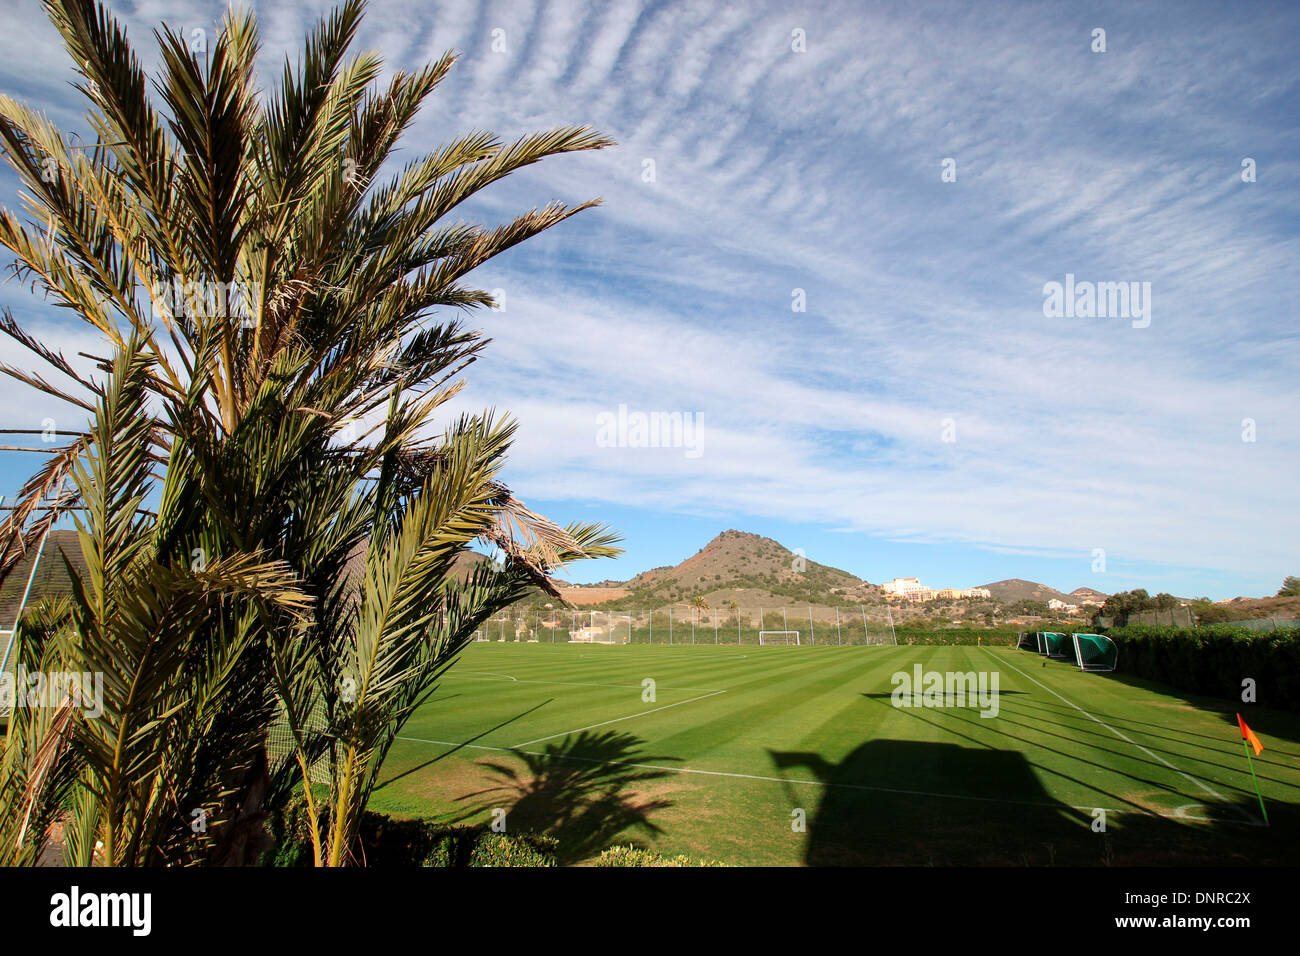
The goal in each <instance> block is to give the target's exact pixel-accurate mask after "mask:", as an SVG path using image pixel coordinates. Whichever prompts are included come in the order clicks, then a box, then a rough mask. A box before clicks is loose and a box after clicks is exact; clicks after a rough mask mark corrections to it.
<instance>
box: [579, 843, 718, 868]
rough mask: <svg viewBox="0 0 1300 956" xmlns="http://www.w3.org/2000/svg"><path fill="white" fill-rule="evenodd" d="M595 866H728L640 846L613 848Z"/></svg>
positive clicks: (602, 855) (597, 858) (603, 854)
mask: <svg viewBox="0 0 1300 956" xmlns="http://www.w3.org/2000/svg"><path fill="white" fill-rule="evenodd" d="M592 865H593V866H683V867H684V866H726V864H725V863H719V862H717V861H716V860H700V859H693V858H692V857H689V856H685V855H681V854H679V855H677V856H664V855H663V854H660V853H655V852H654V851H653V850H645V849H642V848H641V847H638V846H612V847H610V848H609V849H608V850H605V851H604V852H603V853H601V854H600V856H598V857H596V860H595V862H594V863H593V864H592Z"/></svg>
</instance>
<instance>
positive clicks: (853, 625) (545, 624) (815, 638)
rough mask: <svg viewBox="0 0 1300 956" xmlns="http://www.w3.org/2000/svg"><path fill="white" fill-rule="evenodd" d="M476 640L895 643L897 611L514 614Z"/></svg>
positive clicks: (500, 617) (497, 619)
mask: <svg viewBox="0 0 1300 956" xmlns="http://www.w3.org/2000/svg"><path fill="white" fill-rule="evenodd" d="M475 637H476V639H477V640H479V641H486V642H505V643H512V642H513V643H543V644H545V643H552V644H562V643H585V644H671V645H676V644H753V645H758V644H769V643H771V644H798V645H810V646H815V645H832V644H837V645H846V644H850V645H864V646H866V645H877V644H896V643H898V640H897V636H896V634H895V622H894V619H893V613H892V611H891V610H890V609H889V608H888V607H887V606H884V607H881V606H872V607H865V606H857V605H855V606H844V607H820V606H816V605H814V606H811V607H809V606H803V607H752V608H680V607H673V608H656V609H653V610H649V609H646V610H623V611H591V610H581V609H571V608H555V609H553V608H527V609H511V610H507V611H503V612H501V613H500V614H496V615H494V616H493V617H492V618H490V619H489V620H487V621H485V622H484V624H483V626H482V627H481V628H480V629H479V630H478V632H477V634H476V635H475Z"/></svg>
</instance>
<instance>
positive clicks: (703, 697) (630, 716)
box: [506, 690, 726, 750]
mask: <svg viewBox="0 0 1300 956" xmlns="http://www.w3.org/2000/svg"><path fill="white" fill-rule="evenodd" d="M725 693H726V691H725V690H715V691H714V692H713V693H712V694H701V695H700V696H699V697H692V698H691V699H690V700H679V701H678V702H677V703H675V704H664V705H663V706H662V707H654V708H651V709H650V710H643V711H641V712H640V713H636V714H628V715H627V716H626V717H615V718H614V719H613V720H602V721H601V722H600V723H598V724H589V725H588V726H586V727H579V728H578V729H577V730H565V731H563V732H561V733H558V734H551V735H550V736H549V737H538V738H537V739H536V740H525V741H524V742H523V743H521V744H515V745H514V746H513V747H508V748H506V749H508V750H518V749H519V748H520V747H527V746H529V745H530V744H540V743H541V742H542V741H543V740H554V739H555V738H556V737H567V736H569V734H580V733H582V732H583V731H584V730H595V729H596V728H597V727H604V726H606V725H607V724H617V723H618V722H619V721H621V720H631V719H633V718H634V717H644V716H646V715H647V714H653V713H657V712H658V711H661V710H668V708H670V707H680V706H682V704H693V703H695V701H697V700H707V699H708V698H710V697H717V696H718V695H719V694H725Z"/></svg>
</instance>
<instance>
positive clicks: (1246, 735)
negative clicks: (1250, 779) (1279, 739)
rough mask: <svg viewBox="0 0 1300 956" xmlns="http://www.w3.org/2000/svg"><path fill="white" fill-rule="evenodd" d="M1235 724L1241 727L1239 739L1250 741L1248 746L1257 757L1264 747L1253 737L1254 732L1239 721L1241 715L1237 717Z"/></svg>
mask: <svg viewBox="0 0 1300 956" xmlns="http://www.w3.org/2000/svg"><path fill="white" fill-rule="evenodd" d="M1237 723H1238V725H1240V727H1241V739H1242V740H1249V741H1250V745H1251V746H1252V747H1254V748H1255V756H1256V757H1258V756H1259V755H1260V753H1261V752H1262V751H1263V749H1264V745H1263V744H1261V743H1260V742H1259V738H1258V737H1256V736H1255V731H1253V730H1251V729H1250V728H1249V727H1247V726H1246V722H1245V721H1244V720H1242V719H1241V714H1238V715H1237Z"/></svg>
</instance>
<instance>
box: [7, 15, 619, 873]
mask: <svg viewBox="0 0 1300 956" xmlns="http://www.w3.org/2000/svg"><path fill="white" fill-rule="evenodd" d="M46 7H47V11H48V13H49V15H50V17H51V19H52V20H53V22H54V25H55V26H56V27H57V29H58V31H59V33H60V34H61V36H62V38H63V41H64V43H65V45H66V47H67V49H68V52H69V53H70V55H71V56H72V58H73V61H74V62H75V63H77V64H79V65H80V66H79V70H80V73H81V76H82V78H83V83H82V85H81V87H80V88H81V91H82V93H83V94H84V95H85V97H86V99H87V101H88V105H89V118H90V122H91V124H92V127H93V130H94V135H95V139H94V142H93V143H92V144H89V145H80V144H78V143H76V142H73V141H72V140H70V139H69V137H67V136H65V135H64V134H63V133H61V132H60V131H59V130H57V129H56V128H55V127H54V126H53V125H52V124H51V123H50V122H49V121H48V120H47V119H46V118H45V117H44V116H43V115H42V114H40V113H38V112H35V111H33V110H31V109H29V108H27V107H25V106H23V105H21V104H19V103H17V102H15V101H14V100H12V99H10V98H8V97H4V96H0V150H2V151H3V154H4V158H5V160H6V161H7V162H8V163H9V164H10V165H11V166H12V167H13V168H14V170H15V171H16V172H17V174H18V177H19V179H20V180H21V182H22V184H23V186H24V187H25V195H24V200H25V202H26V205H27V208H28V213H29V216H30V220H29V221H27V222H23V221H20V219H19V218H18V216H16V215H15V214H14V213H13V212H11V211H9V210H8V209H3V210H0V244H3V245H4V246H5V247H6V248H7V249H9V250H10V251H11V252H12V253H13V254H14V256H15V259H16V262H15V264H14V271H15V273H16V274H17V275H18V276H19V277H21V278H22V279H24V280H28V281H30V282H31V283H33V284H34V286H35V287H36V288H37V289H39V290H41V291H43V292H44V293H45V294H46V295H47V296H48V297H50V298H51V299H52V300H53V301H54V302H55V303H56V304H58V305H61V306H64V307H66V308H67V309H69V311H70V312H71V313H72V314H74V315H76V316H78V317H79V318H81V319H82V320H84V321H85V322H86V323H87V324H88V325H89V326H90V327H91V330H92V331H93V333H94V334H95V336H96V337H97V339H98V340H99V341H100V343H101V345H100V347H99V353H100V354H99V355H98V356H97V361H98V367H99V375H97V376H87V375H82V374H79V373H78V372H77V371H76V369H74V368H73V366H72V365H71V364H70V363H69V362H68V361H67V360H66V359H65V358H64V357H63V356H62V355H61V354H59V353H58V352H57V351H55V350H54V349H52V348H50V347H48V346H46V345H45V344H43V343H42V342H40V341H38V340H37V339H36V338H35V337H34V336H32V335H31V334H29V333H28V332H27V331H26V330H24V329H23V328H21V327H20V326H19V324H18V323H17V322H16V321H15V320H14V318H13V316H12V315H9V314H8V313H6V314H5V316H4V317H3V320H2V321H0V332H3V333H4V334H7V335H8V336H10V337H11V338H12V339H14V340H15V341H17V342H18V343H20V344H21V345H23V346H24V347H26V348H27V349H29V350H30V351H31V352H32V353H33V355H34V357H35V358H36V360H37V361H38V362H39V363H42V364H43V365H45V366H46V367H48V368H49V369H51V370H52V372H53V373H55V376H57V377H56V378H54V379H51V378H48V377H47V376H46V375H43V374H41V373H39V372H34V371H27V370H25V369H21V368H13V367H4V368H3V371H5V372H7V373H8V374H10V375H12V376H14V377H16V378H17V379H19V380H20V381H23V382H25V383H27V384H28V385H29V386H31V387H32V388H33V389H37V390H39V391H41V392H43V393H45V394H47V395H51V396H54V397H55V398H58V399H60V400H63V401H65V402H68V403H69V404H70V405H71V406H72V407H73V408H75V409H77V410H79V411H78V414H84V415H85V416H86V418H87V421H88V424H87V427H86V430H85V433H84V434H83V435H82V436H81V437H79V438H77V439H76V440H75V441H73V442H71V443H70V444H68V445H67V446H65V447H62V448H60V449H59V450H58V453H57V454H56V455H52V456H51V458H50V461H49V463H48V465H47V466H46V467H45V468H43V469H42V470H41V471H40V472H39V473H38V474H36V475H35V476H33V478H32V479H31V480H30V481H29V482H28V483H27V484H26V486H25V487H24V488H23V490H22V493H21V496H20V500H19V502H18V505H17V510H15V511H13V512H11V513H10V516H9V519H8V520H7V521H6V522H5V524H4V525H3V526H0V577H2V576H3V574H4V573H7V571H8V570H9V569H10V568H12V567H13V565H14V563H15V562H16V561H17V559H18V557H20V556H21V554H22V553H23V552H24V550H25V549H26V548H27V547H29V546H30V545H31V542H33V541H34V540H35V539H36V538H37V537H39V536H40V535H41V534H42V533H43V532H44V530H45V529H46V528H48V527H49V526H50V525H51V524H52V523H53V522H54V521H55V520H57V519H58V517H59V516H60V515H64V514H70V513H71V514H74V515H76V520H77V526H78V530H79V532H80V541H81V547H82V551H83V553H84V556H85V559H86V572H85V574H84V575H82V576H76V575H74V577H75V593H74V595H73V599H72V601H71V602H70V603H69V604H67V605H64V606H61V607H59V608H53V609H49V610H47V611H43V612H42V613H41V614H39V615H33V616H32V618H31V619H30V620H28V621H27V622H24V625H23V627H22V628H21V629H20V633H19V635H18V639H17V643H16V646H17V649H18V655H19V660H20V661H21V662H23V664H24V666H26V667H28V668H29V669H32V670H36V669H43V670H59V671H72V672H82V671H87V672H92V673H102V674H103V675H104V698H105V699H104V702H103V704H104V713H103V715H102V716H101V717H99V718H98V719H89V718H87V717H86V715H85V712H84V710H83V709H80V708H78V707H77V701H76V699H75V697H74V696H68V697H67V698H65V699H64V700H63V701H62V703H61V705H60V706H59V707H58V708H56V709H53V710H52V711H51V712H49V713H45V712H42V713H40V714H32V715H24V716H23V717H22V719H17V720H14V721H11V723H10V727H9V731H8V735H7V738H6V740H5V744H4V750H3V752H2V753H0V863H5V862H9V863H27V862H32V861H34V859H35V858H36V857H37V856H38V855H39V853H40V850H41V843H42V840H43V838H44V834H45V832H46V827H47V826H48V825H49V823H50V822H51V821H52V820H54V819H56V818H57V817H60V816H62V817H63V818H64V819H65V833H67V834H68V858H69V862H71V863H80V864H85V863H88V862H89V860H90V854H91V853H92V852H93V851H94V847H95V844H96V842H98V843H100V844H102V847H101V849H100V850H99V853H98V857H97V858H98V859H99V860H100V861H101V862H103V863H104V864H107V865H150V864H178V863H179V864H193V863H209V864H214V863H215V864H237V863H249V862H255V861H256V859H257V857H258V856H259V855H260V852H261V850H262V849H263V848H264V846H265V841H266V838H265V827H264V826H263V821H264V818H265V816H266V814H267V813H268V812H273V811H274V810H275V809H277V808H278V807H281V806H283V805H284V803H285V801H286V800H287V799H288V796H289V794H290V793H291V791H292V790H293V789H294V788H295V787H297V786H301V787H302V789H303V792H304V795H305V797H306V800H307V804H308V816H309V818H310V821H309V822H310V831H311V838H312V841H313V846H314V851H315V859H316V862H317V864H318V865H343V864H347V863H350V862H353V861H354V860H355V859H356V857H357V849H358V847H357V832H358V824H359V822H360V819H361V816H362V813H363V812H364V810H365V807H366V804H367V801H368V800H369V796H370V793H371V791H372V789H373V788H374V785H375V781H376V776H377V774H378V771H379V767H380V765H381V763H382V762H383V759H384V757H385V756H386V754H387V752H388V749H389V747H390V746H391V745H392V743H393V741H394V740H395V739H396V736H397V734H398V733H399V731H400V728H401V726H402V724H403V722H404V721H405V720H406V719H407V718H408V717H409V715H410V714H411V713H412V712H413V711H414V710H415V708H416V707H418V706H419V705H420V704H421V703H422V702H424V701H425V700H427V699H428V697H429V695H430V694H431V693H432V692H433V689H434V687H435V683H436V681H437V680H438V678H439V676H440V675H441V674H443V673H444V672H445V671H446V669H447V668H448V667H449V666H451V664H452V663H453V662H454V660H455V658H456V655H457V654H458V653H459V651H460V650H461V648H462V647H463V646H464V644H465V643H466V642H467V641H469V640H472V639H473V634H474V631H475V630H476V628H478V627H479V626H480V625H481V623H482V622H483V621H484V620H486V619H487V618H488V617H490V616H491V615H492V614H494V613H497V612H500V611H502V610H503V609H505V608H507V607H509V606H510V605H511V604H512V603H514V602H515V601H516V600H518V599H519V598H520V597H522V596H523V595H524V594H525V593H527V592H529V591H530V590H531V589H532V588H535V587H538V588H541V589H542V590H544V591H546V592H547V593H548V594H550V595H552V596H553V597H557V598H558V597H559V594H558V591H557V590H556V588H555V586H554V583H553V580H552V576H553V573H554V572H555V571H556V570H557V569H558V568H560V567H561V566H563V565H564V564H565V563H566V562H569V561H572V560H577V559H582V558H591V557H601V556H607V555H611V554H614V553H617V549H616V548H615V547H614V546H613V545H614V543H615V542H616V541H617V536H616V535H614V534H613V533H611V532H610V531H608V530H607V529H606V528H604V527H603V526H600V525H595V524H573V525H569V526H568V527H559V526H557V525H555V524H554V523H552V522H550V521H548V520H546V519H545V518H542V517H541V516H539V515H537V514H535V513H533V512H532V511H530V510H529V509H528V508H527V507H525V506H524V505H523V504H522V503H521V502H520V501H519V500H518V499H516V498H515V497H514V496H513V495H512V494H511V493H510V491H509V490H508V489H507V488H506V487H505V486H504V485H502V484H501V482H500V481H499V479H498V476H499V473H500V470H501V467H502V463H503V461H504V459H505V455H506V453H507V450H508V448H509V446H510V442H511V438H512V436H513V434H514V431H515V425H514V423H513V422H512V421H511V420H509V419H508V418H504V417H501V416H498V415H496V414H495V413H485V414H478V415H464V416H461V417H458V418H455V419H452V420H450V421H445V420H443V419H442V418H441V417H440V411H439V410H440V407H441V406H442V405H443V404H444V403H445V402H446V401H447V400H448V399H449V398H451V397H452V396H453V395H455V394H456V393H457V392H458V391H459V390H460V388H461V387H462V385H463V381H462V380H461V379H459V378H458V375H459V373H460V372H462V371H463V370H464V369H465V368H466V367H467V366H469V365H470V364H471V363H473V362H474V360H475V359H476V357H477V356H478V354H479V353H480V352H481V350H482V349H483V347H484V345H485V344H486V341H487V340H486V339H484V338H483V337H482V336H481V335H480V334H479V333H477V332H475V331H471V330H468V329H466V328H465V327H463V326H462V325H461V324H460V323H459V322H458V321H455V320H453V319H451V318H446V317H438V318H436V319H435V318H434V312H435V310H437V309H439V308H458V309H470V308H474V307H478V306H482V305H489V304H491V302H492V299H491V297H490V296H489V295H488V294H487V293H485V292H483V291H480V290H477V289H474V288H473V287H472V286H469V285H466V284H464V283H463V281H462V280H463V279H464V277H465V276H466V275H467V274H468V273H469V272H470V271H472V270H473V269H474V268H475V267H476V266H478V265H480V264H482V263H483V262H486V261H487V260H489V259H491V258H492V257H494V256H496V255H498V254H499V253H501V252H503V251H505V250H506V249H509V248H511V247H512V246H514V245H517V244H518V243H520V242H523V241H524V240H526V239H529V238H531V237H533V236H536V235H537V234H538V233H540V232H543V231H545V230H546V229H549V228H550V227H551V226H554V225H556V224H558V223H560V222H562V221H563V220H565V219H567V218H568V217H569V216H571V215H573V214H575V213H576V212H579V211H581V210H583V209H586V208H588V207H590V206H592V205H594V201H593V202H584V203H581V204H579V205H577V206H572V207H569V206H565V205H562V204H559V203H551V204H549V205H547V206H546V207H544V208H543V209H540V210H537V209H534V210H532V211H530V212H526V213H524V214H522V215H520V216H518V217H517V218H515V219H513V220H511V221H509V222H507V223H504V224H502V225H498V226H492V227H489V226H480V225H473V224H465V223H462V222H455V223H452V222H449V221H448V219H449V217H450V216H452V215H453V214H455V213H456V211H457V209H458V207H459V206H460V205H461V204H462V203H463V202H464V201H465V200H466V199H468V198H469V197H471V196H472V195H474V194H475V193H476V192H478V191H479V190H480V189H483V188H484V187H486V186H488V185H490V184H492V183H494V182H496V181H497V180H499V179H501V178H503V177H505V176H507V175H509V174H510V173H511V172H513V171H515V170H517V169H519V168H521V167H524V166H527V165H529V164H531V163H535V162H537V161H539V160H541V159H543V158H545V157H548V156H553V155H556V154H560V153H568V152H574V151H582V150H593V149H601V148H603V147H606V146H608V145H611V141H610V140H608V139H607V138H605V137H603V136H600V135H598V134H596V133H593V132H592V131H590V130H589V129H587V128H585V127H580V128H565V129H557V130H552V131H549V132H544V133H539V134H535V135H530V136H525V137H523V138H521V139H519V140H516V141H514V142H510V143H503V142H501V141H499V140H498V139H496V138H495V137H494V136H492V135H490V134H489V133H486V132H478V131H476V132H471V133H468V134H466V135H464V136H462V137H460V138H458V139H455V140H453V141H452V142H450V143H448V144H446V145H445V146H442V147H441V148H439V149H436V150H434V151H433V152H430V153H427V154H424V155H419V156H415V157H413V158H412V159H410V160H409V161H407V162H406V163H405V164H404V165H403V166H402V167H401V168H400V169H398V170H397V172H396V173H395V174H394V175H392V176H391V177H390V178H388V179H387V180H386V181H382V182H381V181H380V179H379V177H380V171H381V168H382V167H383V166H384V164H385V161H386V160H388V159H389V158H390V156H392V154H393V150H394V148H395V146H396V145H397V143H398V142H399V139H400V137H401V134H402V133H403V131H404V130H405V129H406V128H407V127H408V126H409V125H410V124H411V122H412V121H413V119H414V118H415V116H416V114H417V112H418V111H419V109H420V107H421V104H422V103H423V102H424V100H425V99H426V98H427V97H428V96H429V95H430V94H431V93H432V92H433V90H434V89H435V88H436V87H437V86H438V84H439V83H440V82H441V80H442V79H443V78H444V77H445V76H446V75H447V72H448V71H449V70H450V69H451V67H452V65H453V63H454V60H455V58H454V57H453V56H452V55H450V54H447V55H444V56H443V57H442V58H440V59H439V60H438V61H437V62H435V63H433V64H431V65H428V66H426V67H423V68H421V69H419V70H416V71H414V72H408V71H405V70H400V71H397V72H396V73H395V74H394V75H393V76H392V78H391V80H390V81H389V82H388V83H387V84H386V85H385V86H383V87H382V88H381V87H380V86H379V85H378V79H379V76H380V74H381V70H382V61H381V60H380V59H379V57H378V56H377V55H375V54H371V53H363V54H360V55H356V56H351V55H350V54H349V49H350V46H351V44H352V41H353V39H354V37H355V35H356V32H357V29H358V25H359V24H360V21H361V17H362V12H363V3H362V2H361V0H346V2H344V3H343V4H342V6H340V7H339V8H338V9H337V10H335V11H334V12H332V13H331V14H330V15H329V16H328V17H326V18H324V19H322V21H321V22H320V23H319V25H318V26H317V27H316V28H315V29H314V30H313V31H312V33H311V35H310V36H309V37H308V38H307V41H306V44H305V46H304V49H303V52H302V55H301V59H300V61H299V62H298V64H297V66H296V67H295V66H293V65H291V64H288V63H286V65H285V68H284V72H283V76H282V78H281V80H280V83H279V85H278V86H277V87H276V88H274V89H272V90H271V91H270V92H269V93H267V94H265V95H263V94H261V93H259V86H258V83H257V80H256V77H255V75H254V61H255V59H256V56H257V53H258V49H259V36H258V29H257V24H256V21H255V19H254V18H253V16H252V15H251V14H250V13H247V12H236V11H231V12H230V13H228V14H227V16H226V18H225V20H224V21H223V23H222V27H221V30H220V32H219V35H218V36H217V37H216V40H215V42H213V43H212V44H211V49H210V50H209V51H208V52H207V53H206V54H203V55H201V56H200V55H195V54H193V53H191V52H190V50H189V49H188V47H187V45H186V42H185V40H184V38H183V37H182V36H181V35H180V34H179V33H178V32H176V31H174V30H172V29H169V28H166V27H164V28H163V29H161V30H160V31H159V32H158V34H157V36H158V40H159V45H160V49H161V66H160V70H159V74H158V76H157V77H156V78H154V80H153V84H154V88H155V89H156V90H157V94H158V98H157V101H155V99H154V98H153V97H152V96H151V94H150V81H149V80H148V79H147V78H146V76H145V75H144V73H143V72H142V70H141V68H140V65H139V63H138V61H137V59H136V57H135V54H134V53H133V51H132V49H131V47H130V45H129V44H128V43H127V40H126V34H125V31H124V29H123V28H122V26H121V25H119V24H118V23H117V21H115V20H114V19H113V18H112V16H111V15H110V14H109V13H108V12H107V11H106V10H104V9H103V8H102V7H101V6H99V5H98V4H96V3H94V2H93V0H47V3H46ZM52 168H53V169H56V170H57V173H56V175H54V176H50V175H48V173H49V171H50V170H51V169H52ZM59 378H62V379H66V380H67V381H68V382H70V384H69V385H68V386H66V387H64V386H60V385H58V384H56V382H57V381H58V380H59ZM476 542H479V543H483V544H486V545H488V546H492V547H495V548H497V549H499V550H500V551H501V552H502V553H503V554H504V555H505V556H506V564H505V567H504V569H503V570H502V571H500V572H497V571H495V570H494V569H492V568H490V567H487V566H486V562H458V559H459V558H460V557H461V556H462V555H464V554H465V553H466V551H467V549H468V548H469V546H470V545H471V544H474V543H476ZM273 733H274V735H275V736H277V737H279V738H280V739H281V741H282V744H281V746H280V747H279V749H278V750H277V749H276V748H274V747H272V746H270V745H269V743H268V741H269V739H270V738H271V737H272V736H273ZM313 780H323V781H324V783H322V784H321V785H319V786H313V783H312V781H313Z"/></svg>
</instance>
